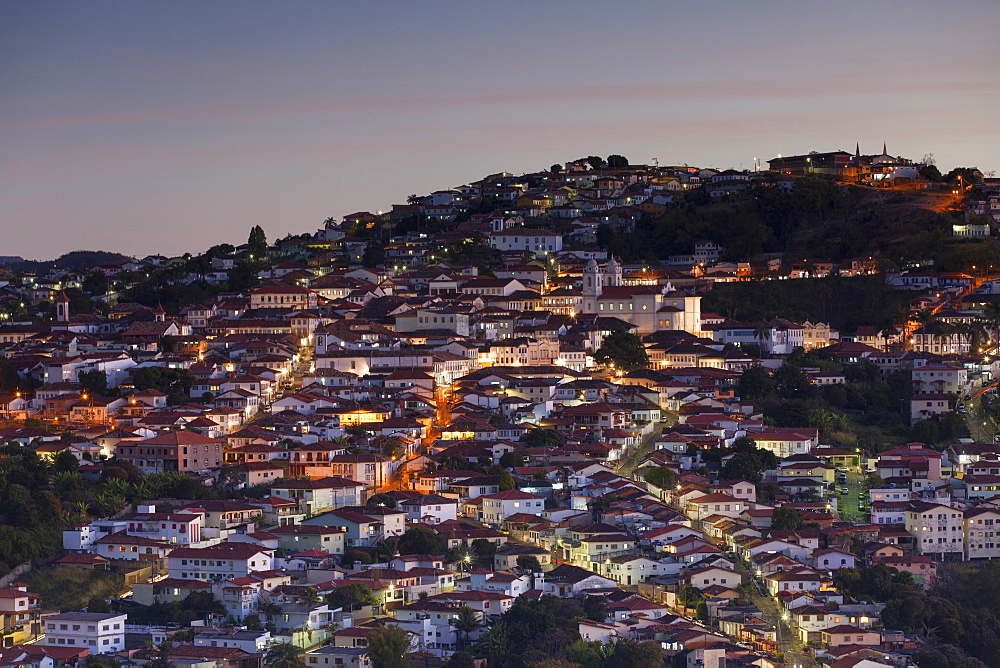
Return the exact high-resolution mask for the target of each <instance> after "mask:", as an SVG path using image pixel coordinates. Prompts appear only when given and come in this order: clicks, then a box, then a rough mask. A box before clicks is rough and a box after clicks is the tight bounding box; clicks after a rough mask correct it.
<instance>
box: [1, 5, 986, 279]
mask: <svg viewBox="0 0 1000 668" xmlns="http://www.w3.org/2000/svg"><path fill="white" fill-rule="evenodd" d="M998 35H1000V2H997V1H996V0H984V1H982V2H964V1H955V2H940V1H937V2H922V1H907V2H903V1H885V2H868V3H861V2H849V3H848V2H811V1H808V0H796V1H794V2H754V1H748V0H743V1H738V2H725V1H719V0H717V1H715V2H711V3H707V2H704V3H703V2H670V1H666V0H663V1H659V2H628V1H622V0H617V1H615V2H607V1H605V2H590V1H588V0H576V1H574V2H544V1H543V2H537V1H536V2H511V1H505V2H490V3H481V2H435V1H433V0H428V1H427V2H378V1H367V2H337V1H333V0H331V1H326V2H319V1H315V2H304V1H296V0H289V1H286V2H252V1H248V0H238V1H227V0H212V1H211V2H207V3H202V2H195V1H183V0H176V1H175V0H169V1H163V0H161V1H158V2H149V1H145V2H144V1H138V2H137V1H135V0H129V1H127V2H101V1H88V2H83V1H79V2H57V1H50V0H45V1H41V2H39V1H37V0H23V1H22V0H7V1H6V2H3V3H2V4H0V255H22V256H24V257H27V258H31V259H51V258H54V257H56V256H57V255H60V254H61V253H64V252H66V251H70V250H75V249H90V250H97V249H101V250H114V251H119V252H124V253H129V254H137V255H140V256H143V255H146V254H150V253H163V254H176V253H183V252H192V253H197V252H200V251H203V250H204V249H206V248H208V247H209V246H211V245H213V244H217V243H222V242H229V243H234V244H238V243H242V242H245V241H246V238H247V235H248V233H249V230H250V228H251V226H253V225H261V226H262V227H263V228H264V229H265V230H266V232H267V234H268V238H269V239H273V238H275V237H280V236H284V235H285V234H287V233H289V232H292V233H298V232H304V231H313V230H315V229H316V228H318V227H319V226H320V225H321V224H322V221H323V220H324V219H325V218H327V217H329V216H336V217H341V216H343V215H345V214H348V213H351V212H354V211H359V210H371V211H377V210H379V209H387V208H388V207H389V206H390V205H391V204H392V203H393V202H402V201H404V200H405V198H406V196H407V195H409V194H411V193H420V194H426V193H427V192H430V191H432V190H436V189H441V188H448V187H453V186H457V185H460V184H462V183H465V182H468V181H471V180H475V179H477V178H479V177H481V176H484V175H486V174H488V173H491V172H498V171H504V170H506V171H510V172H514V173H522V172H526V171H534V170H538V169H542V168H547V167H548V166H549V165H551V164H552V163H553V162H564V161H566V160H571V159H574V158H578V157H581V156H585V155H592V154H596V155H602V156H606V155H608V154H609V153H621V154H623V155H625V156H627V157H628V158H629V159H630V160H631V161H632V162H649V161H650V160H651V159H652V158H654V157H656V158H658V159H659V162H660V164H661V165H664V164H684V163H688V164H692V165H702V166H711V167H718V168H728V167H734V168H737V169H738V168H740V167H743V168H748V167H750V166H751V165H752V164H753V159H754V157H758V158H760V159H761V161H762V162H764V161H766V160H767V159H768V158H772V157H774V156H775V155H777V154H778V153H784V154H790V153H800V152H807V151H810V150H817V151H828V150H837V149H844V150H850V151H853V150H854V146H855V142H860V144H861V149H862V151H863V152H876V151H880V150H881V148H882V143H883V142H886V143H887V146H888V150H889V153H891V154H893V155H902V156H905V157H909V158H912V159H920V158H921V156H923V155H924V154H926V153H933V154H934V156H935V158H936V160H937V164H938V165H939V167H940V168H941V169H942V171H946V170H947V169H950V168H951V167H954V166H957V165H961V166H978V167H979V168H980V169H982V170H984V171H986V170H997V169H1000V38H998ZM764 164H765V166H766V162H764Z"/></svg>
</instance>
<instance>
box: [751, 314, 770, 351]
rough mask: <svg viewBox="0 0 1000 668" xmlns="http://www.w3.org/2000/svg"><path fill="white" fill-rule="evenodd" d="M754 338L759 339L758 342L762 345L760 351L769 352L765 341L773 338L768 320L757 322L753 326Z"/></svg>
mask: <svg viewBox="0 0 1000 668" xmlns="http://www.w3.org/2000/svg"><path fill="white" fill-rule="evenodd" d="M753 338H755V339H757V344H758V345H759V346H760V352H761V353H762V354H763V353H765V352H767V348H766V347H765V345H764V342H765V341H770V339H771V326H770V325H769V324H768V323H766V322H759V323H757V324H756V325H755V326H754V328H753Z"/></svg>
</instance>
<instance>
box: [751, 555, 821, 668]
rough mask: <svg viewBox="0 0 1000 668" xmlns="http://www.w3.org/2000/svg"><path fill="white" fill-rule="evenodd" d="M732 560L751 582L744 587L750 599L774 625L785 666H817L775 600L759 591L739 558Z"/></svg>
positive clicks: (793, 667)
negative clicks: (782, 614)
mask: <svg viewBox="0 0 1000 668" xmlns="http://www.w3.org/2000/svg"><path fill="white" fill-rule="evenodd" d="M734 561H735V562H736V569H737V570H738V571H739V572H740V573H742V574H743V578H744V580H745V581H748V582H750V583H751V586H750V587H746V590H747V591H748V592H749V593H750V601H751V602H752V603H753V604H754V605H755V606H756V607H757V609H758V610H760V611H761V613H763V615H764V619H765V621H767V623H768V624H772V625H774V627H775V628H776V629H777V631H778V647H779V650H780V652H781V653H782V654H783V655H784V659H785V660H784V664H785V666H788V667H789V668H799V667H801V668H814V667H816V666H818V665H819V664H817V663H816V661H814V660H813V658H812V657H811V656H809V655H808V654H806V653H805V645H803V643H802V641H801V640H799V639H798V638H796V637H795V634H794V633H793V632H792V629H791V627H790V626H789V625H788V623H787V622H786V620H784V619H782V616H781V612H780V610H779V609H778V604H777V602H776V601H775V600H774V599H773V598H772V597H771V596H769V595H767V594H766V593H765V594H761V593H760V590H759V589H758V587H757V581H756V580H755V579H754V577H753V576H752V575H751V574H750V572H749V570H748V569H747V567H746V566H745V565H744V564H743V562H742V561H741V560H740V559H735V560H734Z"/></svg>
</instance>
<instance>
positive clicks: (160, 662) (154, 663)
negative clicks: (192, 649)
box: [146, 642, 292, 668]
mask: <svg viewBox="0 0 1000 668" xmlns="http://www.w3.org/2000/svg"><path fill="white" fill-rule="evenodd" d="M173 648H174V646H173V644H172V643H170V642H161V643H160V644H159V645H157V646H156V651H155V652H154V653H153V658H151V659H150V660H149V661H148V662H147V663H146V666H148V667H149V668H173V665H174V664H173V663H172V662H171V661H170V650H172V649H173ZM281 668H292V667H291V666H288V667H281Z"/></svg>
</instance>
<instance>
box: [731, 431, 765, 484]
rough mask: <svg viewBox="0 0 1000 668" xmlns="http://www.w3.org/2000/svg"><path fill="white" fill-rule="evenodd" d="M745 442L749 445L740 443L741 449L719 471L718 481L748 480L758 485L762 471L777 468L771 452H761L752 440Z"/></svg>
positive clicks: (762, 474) (762, 475)
mask: <svg viewBox="0 0 1000 668" xmlns="http://www.w3.org/2000/svg"><path fill="white" fill-rule="evenodd" d="M737 440H739V439H737ZM746 440H747V441H749V445H747V444H746V442H745V441H744V442H741V443H740V447H741V449H740V450H737V451H736V452H735V453H734V454H733V456H732V457H730V458H729V461H727V462H726V463H725V465H723V467H722V469H721V470H720V471H719V479H720V480H748V481H750V482H753V483H758V482H760V481H761V479H762V478H763V477H764V471H767V470H770V469H774V468H777V466H778V458H777V457H775V456H774V453H773V452H770V451H769V450H761V449H760V448H758V447H757V444H756V443H754V441H753V440H751V439H746ZM734 443H735V442H734Z"/></svg>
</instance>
